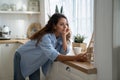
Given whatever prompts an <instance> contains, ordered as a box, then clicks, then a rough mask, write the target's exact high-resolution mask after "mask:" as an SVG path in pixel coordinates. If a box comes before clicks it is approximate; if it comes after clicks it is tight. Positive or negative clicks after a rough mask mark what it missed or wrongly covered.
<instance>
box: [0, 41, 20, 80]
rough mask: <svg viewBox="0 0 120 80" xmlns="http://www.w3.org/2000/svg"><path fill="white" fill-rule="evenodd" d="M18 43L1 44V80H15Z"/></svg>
mask: <svg viewBox="0 0 120 80" xmlns="http://www.w3.org/2000/svg"><path fill="white" fill-rule="evenodd" d="M19 45H20V44H18V43H10V44H9V43H6V44H0V80H13V58H14V53H15V50H16V49H17V48H18V47H19Z"/></svg>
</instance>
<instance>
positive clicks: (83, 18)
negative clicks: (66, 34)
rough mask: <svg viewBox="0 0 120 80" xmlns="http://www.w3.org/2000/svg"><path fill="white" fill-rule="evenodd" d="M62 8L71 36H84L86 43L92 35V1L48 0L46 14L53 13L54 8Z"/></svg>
mask: <svg viewBox="0 0 120 80" xmlns="http://www.w3.org/2000/svg"><path fill="white" fill-rule="evenodd" d="M56 5H58V8H59V9H60V7H61V6H63V14H65V15H66V17H67V18H68V21H69V24H70V28H71V30H72V36H74V35H75V34H78V33H79V34H81V35H85V36H86V40H85V43H88V42H89V40H90V38H91V36H92V33H93V0H48V8H49V11H48V14H50V15H52V14H53V13H54V12H55V6H56Z"/></svg>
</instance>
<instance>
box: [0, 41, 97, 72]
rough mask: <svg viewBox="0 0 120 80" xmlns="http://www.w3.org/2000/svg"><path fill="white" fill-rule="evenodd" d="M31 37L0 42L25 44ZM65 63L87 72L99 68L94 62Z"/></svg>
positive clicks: (0, 42)
mask: <svg viewBox="0 0 120 80" xmlns="http://www.w3.org/2000/svg"><path fill="white" fill-rule="evenodd" d="M28 40H29V39H24V40H15V39H11V40H0V44H3V43H21V44H24V43H25V42H27V41H28ZM62 63H64V64H67V65H69V66H71V67H73V68H76V69H78V70H80V71H82V72H85V73H87V74H97V69H96V68H95V67H94V65H93V64H91V63H89V62H76V61H65V62H62Z"/></svg>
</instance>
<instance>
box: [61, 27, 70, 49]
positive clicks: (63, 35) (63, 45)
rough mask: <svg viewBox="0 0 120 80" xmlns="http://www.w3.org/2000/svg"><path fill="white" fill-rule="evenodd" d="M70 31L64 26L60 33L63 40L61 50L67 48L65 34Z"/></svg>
mask: <svg viewBox="0 0 120 80" xmlns="http://www.w3.org/2000/svg"><path fill="white" fill-rule="evenodd" d="M69 33H70V29H69V28H68V27H66V28H65V29H64V32H63V33H62V41H63V44H62V47H63V50H64V51H66V50H67V39H66V36H67V34H69Z"/></svg>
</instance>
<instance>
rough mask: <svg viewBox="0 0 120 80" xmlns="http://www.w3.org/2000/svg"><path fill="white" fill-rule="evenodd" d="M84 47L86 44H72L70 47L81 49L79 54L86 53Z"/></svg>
mask: <svg viewBox="0 0 120 80" xmlns="http://www.w3.org/2000/svg"><path fill="white" fill-rule="evenodd" d="M86 46H87V44H86V43H75V42H72V47H81V48H82V49H81V52H82V53H83V52H85V51H86Z"/></svg>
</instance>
